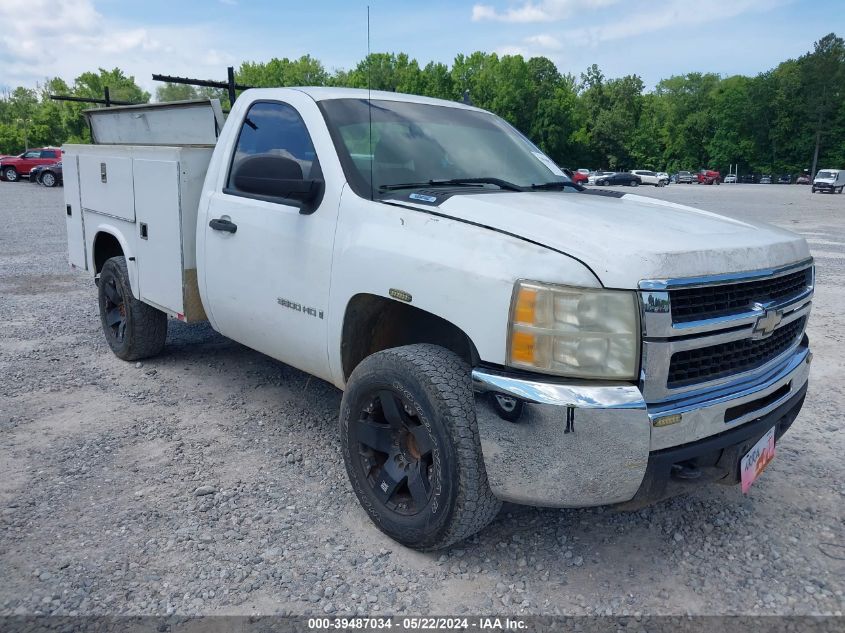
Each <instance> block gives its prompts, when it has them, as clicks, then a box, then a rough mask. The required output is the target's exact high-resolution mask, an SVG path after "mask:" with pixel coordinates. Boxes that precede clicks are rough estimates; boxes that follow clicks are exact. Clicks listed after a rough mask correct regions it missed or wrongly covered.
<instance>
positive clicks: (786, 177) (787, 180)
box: [778, 174, 792, 185]
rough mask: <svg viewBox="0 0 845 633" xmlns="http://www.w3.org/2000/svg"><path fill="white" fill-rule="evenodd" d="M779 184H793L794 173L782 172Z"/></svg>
mask: <svg viewBox="0 0 845 633" xmlns="http://www.w3.org/2000/svg"><path fill="white" fill-rule="evenodd" d="M778 184H779V185H791V184H792V175H791V174H781V175H780V176H778Z"/></svg>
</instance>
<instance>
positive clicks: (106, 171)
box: [79, 153, 135, 222]
mask: <svg viewBox="0 0 845 633" xmlns="http://www.w3.org/2000/svg"><path fill="white" fill-rule="evenodd" d="M79 181H80V183H81V187H82V195H81V200H82V207H83V208H84V209H85V210H86V211H95V212H97V213H102V214H104V215H110V216H113V217H116V218H120V219H121V220H128V221H129V222H134V221H135V201H134V185H133V179H132V159H131V158H130V157H128V156H126V155H124V156H116V155H115V156H109V155H108V154H107V153H105V154H98V155H88V154H80V155H79Z"/></svg>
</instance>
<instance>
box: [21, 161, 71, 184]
mask: <svg viewBox="0 0 845 633" xmlns="http://www.w3.org/2000/svg"><path fill="white" fill-rule="evenodd" d="M29 182H34V183H38V184H39V185H44V186H45V187H55V186H57V185H64V179H63V178H62V164H61V163H53V164H52V165H39V166H38V167H33V168H32V171H30V172H29Z"/></svg>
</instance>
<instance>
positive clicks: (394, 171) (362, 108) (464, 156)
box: [320, 99, 571, 198]
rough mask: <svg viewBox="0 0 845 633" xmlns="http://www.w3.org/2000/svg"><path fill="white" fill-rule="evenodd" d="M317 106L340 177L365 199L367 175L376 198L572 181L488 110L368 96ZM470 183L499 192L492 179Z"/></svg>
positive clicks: (367, 184)
mask: <svg viewBox="0 0 845 633" xmlns="http://www.w3.org/2000/svg"><path fill="white" fill-rule="evenodd" d="M320 109H321V110H322V111H323V115H324V116H325V118H326V122H327V124H328V126H329V131H330V132H331V135H332V139H333V141H334V144H335V148H336V149H337V152H338V154H339V156H340V159H341V163H342V164H343V169H344V172H345V174H346V178H347V180H348V181H349V184H350V186H351V187H352V188H353V190H355V192H356V193H357V194H358V195H360V196H362V197H364V198H369V197H370V194H371V184H370V174H371V173H372V191H373V192H374V194H375V196H376V197H378V196H379V195H387V192H388V191H389V190H395V189H402V188H406V187H402V186H401V185H408V187H407V188H408V189H413V188H414V187H423V186H426V185H427V184H428V183H430V182H431V181H435V183H438V182H440V183H441V184H442V183H443V181H455V180H472V179H476V180H488V181H499V182H504V183H507V184H512V185H516V186H517V187H525V188H530V187H531V186H532V185H545V184H548V183H561V182H566V183H570V182H571V181H570V179H569V178H568V177H567V176H566V175H565V174H564V172H563V171H562V170H561V169H560V168H559V167H558V166H557V165H556V164H555V163H554V162H552V160H551V159H550V158H548V157H547V156H546V155H545V154H543V153H542V152H541V151H540V150H539V149H538V148H537V147H536V146H535V145H534V144H533V143H531V142H530V141H529V140H528V139H526V138H525V137H524V136H522V135H521V134H520V133H519V132H517V131H516V130H515V129H514V128H512V127H511V126H510V125H508V124H507V123H506V122H505V121H503V120H502V119H500V118H498V117H496V116H494V115H492V114H489V113H487V112H478V111H476V110H467V109H464V108H452V107H448V106H440V105H430V104H423V103H407V102H402V101H385V100H374V101H372V109H370V108H368V104H367V101H366V99H331V100H326V101H321V102H320ZM370 116H372V132H370ZM473 184H474V185H475V186H476V187H488V186H491V187H493V188H497V185H496V184H495V182H491V183H480V182H476V183H473ZM380 188H381V192H380V191H379V190H380ZM467 189H468V190H469V192H471V191H472V189H473V188H470V187H468V188H467Z"/></svg>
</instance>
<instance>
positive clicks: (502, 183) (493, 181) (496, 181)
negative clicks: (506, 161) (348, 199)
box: [378, 177, 525, 191]
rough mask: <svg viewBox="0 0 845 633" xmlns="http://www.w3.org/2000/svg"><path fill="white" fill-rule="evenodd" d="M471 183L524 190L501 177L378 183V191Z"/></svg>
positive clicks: (510, 189)
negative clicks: (391, 183)
mask: <svg viewBox="0 0 845 633" xmlns="http://www.w3.org/2000/svg"><path fill="white" fill-rule="evenodd" d="M472 185H496V186H497V187H499V188H500V189H504V190H506V191H525V189H524V188H522V187H520V186H519V185H515V184H513V183H512V182H508V181H507V180H502V179H501V178H486V177H482V178H450V179H449V180H428V181H426V182H403V183H398V184H395V185H379V188H378V189H379V191H394V190H396V189H416V188H421V187H451V186H457V187H469V186H472Z"/></svg>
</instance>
